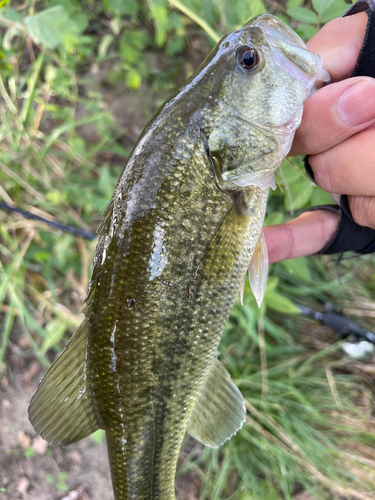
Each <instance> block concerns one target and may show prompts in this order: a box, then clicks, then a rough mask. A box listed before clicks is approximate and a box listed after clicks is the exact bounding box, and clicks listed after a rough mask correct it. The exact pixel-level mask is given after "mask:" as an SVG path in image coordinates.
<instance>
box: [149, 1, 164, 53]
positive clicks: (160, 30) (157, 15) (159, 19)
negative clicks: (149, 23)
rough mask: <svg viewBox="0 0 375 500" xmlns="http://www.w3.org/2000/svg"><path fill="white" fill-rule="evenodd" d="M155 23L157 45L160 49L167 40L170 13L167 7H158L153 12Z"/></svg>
mask: <svg viewBox="0 0 375 500" xmlns="http://www.w3.org/2000/svg"><path fill="white" fill-rule="evenodd" d="M151 14H152V17H153V18H154V21H155V28H156V43H157V44H158V46H159V47H160V46H161V45H163V43H164V42H165V40H166V38H167V29H168V11H167V9H166V8H165V7H160V6H156V7H154V8H153V10H152V11H151Z"/></svg>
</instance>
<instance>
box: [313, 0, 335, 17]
mask: <svg viewBox="0 0 375 500" xmlns="http://www.w3.org/2000/svg"><path fill="white" fill-rule="evenodd" d="M334 1H335V0H312V4H313V7H314V10H315V12H317V13H318V14H323V12H325V11H326V10H327V9H328V8H329V7H331V5H332V4H333V2H334Z"/></svg>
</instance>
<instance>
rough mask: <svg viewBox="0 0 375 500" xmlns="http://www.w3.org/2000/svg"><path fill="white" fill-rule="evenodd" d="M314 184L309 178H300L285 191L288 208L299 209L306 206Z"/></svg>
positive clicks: (285, 202)
mask: <svg viewBox="0 0 375 500" xmlns="http://www.w3.org/2000/svg"><path fill="white" fill-rule="evenodd" d="M312 190H313V186H312V184H311V182H310V181H308V180H307V179H304V178H302V179H300V180H298V181H297V182H295V183H294V184H292V185H291V186H289V190H288V191H285V195H284V204H285V208H286V209H287V210H297V209H299V208H302V207H304V206H306V205H307V204H308V203H309V201H310V197H311V193H312Z"/></svg>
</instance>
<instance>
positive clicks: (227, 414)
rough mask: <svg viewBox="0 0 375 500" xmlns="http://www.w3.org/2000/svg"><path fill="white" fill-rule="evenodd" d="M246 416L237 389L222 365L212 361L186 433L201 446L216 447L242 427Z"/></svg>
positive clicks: (241, 398)
mask: <svg viewBox="0 0 375 500" xmlns="http://www.w3.org/2000/svg"><path fill="white" fill-rule="evenodd" d="M245 416H246V409H245V405H244V400H243V397H242V394H241V392H240V390H239V389H238V388H237V386H236V385H235V384H234V383H233V381H232V380H231V378H230V375H229V373H228V372H227V370H226V369H225V367H224V366H223V364H222V363H220V361H219V360H218V359H215V360H214V361H213V363H212V366H211V370H210V373H209V375H208V378H207V380H206V382H205V384H204V386H203V387H202V389H201V391H200V394H199V396H198V400H197V402H196V405H195V407H194V410H193V413H192V415H191V417H190V420H189V423H188V426H187V431H188V433H189V434H190V435H191V436H193V437H194V438H195V439H197V440H198V441H200V442H201V443H203V444H205V445H207V446H210V447H211V448H218V447H219V446H220V445H221V444H223V443H224V441H226V440H227V439H229V438H230V437H232V436H233V435H234V434H235V433H236V432H237V431H238V429H240V428H241V427H242V424H243V422H244V421H245Z"/></svg>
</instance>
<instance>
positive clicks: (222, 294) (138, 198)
mask: <svg viewBox="0 0 375 500" xmlns="http://www.w3.org/2000/svg"><path fill="white" fill-rule="evenodd" d="M325 76H326V75H325V73H324V70H322V61H321V59H320V57H319V56H318V55H316V54H313V53H311V52H309V51H308V50H307V49H306V47H305V45H304V44H303V42H302V41H301V40H300V38H299V37H298V36H297V35H296V34H295V33H294V32H293V31H292V30H291V29H290V28H288V27H287V26H286V25H285V24H284V23H283V22H281V21H280V20H278V19H277V18H275V17H273V16H270V15H264V16H260V17H259V18H256V19H254V20H252V21H250V22H249V23H248V24H247V25H246V26H244V28H242V29H240V30H238V31H234V32H233V33H230V34H229V35H227V36H225V37H224V38H223V39H222V40H221V41H220V42H219V43H218V44H217V46H216V48H215V49H214V50H213V51H212V52H211V53H210V54H209V56H208V57H207V58H206V60H205V61H204V63H203V64H202V65H201V67H200V68H198V70H197V71H196V72H195V73H194V74H193V76H192V77H191V78H190V79H189V80H188V82H187V83H186V84H185V86H184V87H182V89H180V90H179V91H178V92H177V93H176V94H175V95H174V96H173V97H172V98H171V99H170V100H168V101H167V102H166V103H165V104H164V105H163V106H162V107H161V109H160V110H159V112H158V114H157V115H156V117H155V118H154V119H153V120H152V121H151V122H150V123H149V125H147V127H146V128H145V130H144V131H143V133H142V134H141V136H140V138H139V140H138V142H137V143H136V145H135V146H134V149H133V150H132V152H131V154H130V157H129V160H128V162H127V164H126V167H125V168H124V171H123V173H122V175H121V177H120V179H119V181H118V184H117V187H116V189H115V192H114V195H113V198H112V200H111V202H110V203H109V205H108V207H107V209H106V210H105V212H104V218H103V221H102V223H101V225H100V227H99V230H98V233H99V235H100V236H99V241H98V245H97V249H96V254H95V260H94V264H93V271H92V277H91V282H90V286H89V291H88V294H87V297H86V306H85V309H84V313H85V316H86V317H85V320H84V321H83V323H82V324H81V326H80V327H79V328H78V329H77V331H76V332H75V334H74V335H73V337H72V338H71V339H70V341H69V342H68V344H67V346H66V348H65V350H64V351H63V352H62V353H61V355H60V356H59V357H58V358H57V359H56V360H55V362H54V363H53V364H52V366H51V367H50V369H49V371H48V372H47V374H46V375H45V377H44V378H43V380H42V381H41V383H40V386H39V388H38V390H37V391H36V393H35V394H34V396H33V399H32V401H31V404H30V408H29V415H30V420H31V422H32V424H33V426H34V428H35V429H36V431H37V432H39V433H40V434H41V435H42V436H43V437H44V438H45V439H46V440H48V441H49V442H54V443H59V444H62V445H68V444H70V443H74V442H75V441H78V440H79V439H82V438H84V437H86V436H88V435H90V434H91V433H92V432H94V431H95V430H97V429H98V428H101V429H104V430H105V431H106V439H107V447H108V455H109V461H110V468H111V474H112V482H113V489H114V496H115V499H116V500H172V499H174V498H175V493H174V476H175V470H176V463H177V458H178V454H179V450H180V447H181V443H182V440H183V437H184V434H185V432H186V431H188V432H189V433H190V434H191V435H193V436H194V437H195V438H196V439H198V440H200V441H201V442H202V443H204V444H206V445H208V446H213V447H218V446H220V445H221V444H222V443H223V442H224V441H225V440H227V439H229V438H230V437H231V436H232V435H233V434H234V433H235V432H236V431H237V430H238V429H239V428H240V427H241V426H242V423H243V422H244V420H245V407H244V402H243V398H242V395H241V393H240V391H239V390H238V389H237V387H236V386H235V384H234V383H233V382H232V381H231V379H230V377H229V374H228V373H227V371H226V369H225V368H224V366H223V365H222V364H221V363H220V362H219V361H218V360H217V347H218V343H219V340H220V337H221V334H222V331H223V328H224V325H225V323H226V321H227V319H228V316H229V314H230V311H231V309H232V306H233V304H234V302H235V300H236V297H237V295H238V293H239V291H240V289H241V284H242V283H243V281H244V277H245V274H246V271H247V268H248V266H249V263H250V261H251V262H252V265H251V267H252V269H253V272H252V276H253V280H252V281H253V286H254V288H255V291H256V296H257V298H258V301H259V302H260V301H261V299H262V294H263V290H264V281H265V280H264V278H265V277H266V275H267V260H266V254H265V250H264V242H263V240H262V225H263V220H264V215H265V208H266V202H267V196H268V190H269V187H270V186H272V185H273V183H274V181H273V175H274V171H275V169H276V168H277V167H278V165H279V164H280V162H281V161H282V159H283V158H284V157H285V156H286V154H287V153H288V151H289V149H290V146H291V143H292V140H293V135H294V132H295V130H296V128H297V127H298V125H299V123H300V120H301V117H302V108H303V102H304V101H305V100H306V98H307V97H308V96H309V95H310V92H311V90H312V89H313V87H314V86H315V85H316V82H317V80H319V79H321V78H323V79H324V77H325Z"/></svg>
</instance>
